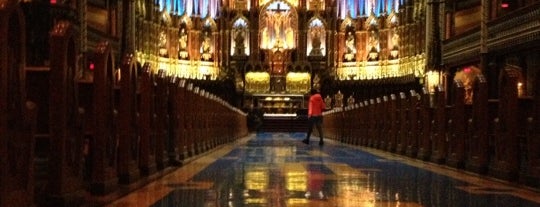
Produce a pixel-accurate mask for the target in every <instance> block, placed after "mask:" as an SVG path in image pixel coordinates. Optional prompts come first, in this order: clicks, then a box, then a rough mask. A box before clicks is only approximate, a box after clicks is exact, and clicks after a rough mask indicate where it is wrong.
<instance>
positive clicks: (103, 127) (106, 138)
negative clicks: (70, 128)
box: [90, 42, 118, 195]
mask: <svg viewBox="0 0 540 207" xmlns="http://www.w3.org/2000/svg"><path fill="white" fill-rule="evenodd" d="M95 58H96V59H95V69H94V92H93V94H94V105H93V109H94V119H93V122H94V127H95V128H94V129H93V136H92V139H91V141H90V143H91V144H90V151H91V152H90V154H91V155H90V157H91V160H92V175H91V181H90V192H91V193H93V194H98V195H104V194H107V193H109V192H112V191H114V190H116V189H117V187H118V171H117V167H118V165H117V160H118V137H117V134H116V133H115V131H116V130H117V125H116V122H115V120H116V114H117V111H116V106H115V105H114V102H115V100H116V98H115V91H114V85H115V75H114V70H115V68H114V58H113V54H112V49H111V46H110V45H109V43H108V42H101V43H100V44H99V45H98V46H97V48H96V51H95Z"/></svg>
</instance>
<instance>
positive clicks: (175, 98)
mask: <svg viewBox="0 0 540 207" xmlns="http://www.w3.org/2000/svg"><path fill="white" fill-rule="evenodd" d="M180 84H181V82H180V78H177V77H174V76H173V77H169V102H168V107H169V137H168V140H167V156H168V161H169V164H170V165H175V166H179V165H181V164H182V163H181V162H180V156H179V155H180V144H179V142H180V139H181V132H182V130H183V128H182V127H180V123H179V122H180V116H182V114H181V109H180V107H181V101H182V100H181V97H180V96H179V94H180V90H181V88H180Z"/></svg>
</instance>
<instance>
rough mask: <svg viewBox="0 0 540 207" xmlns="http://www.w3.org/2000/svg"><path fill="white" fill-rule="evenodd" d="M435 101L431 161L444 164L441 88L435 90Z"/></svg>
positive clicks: (444, 122)
mask: <svg viewBox="0 0 540 207" xmlns="http://www.w3.org/2000/svg"><path fill="white" fill-rule="evenodd" d="M434 97H435V100H434V102H435V103H434V108H433V122H432V123H433V129H432V130H431V137H432V146H433V147H432V149H431V158H430V159H431V161H432V162H435V163H439V164H441V163H444V162H446V156H447V151H448V150H447V141H446V131H445V130H446V128H447V127H446V123H447V120H446V98H445V91H444V89H443V88H442V86H439V87H437V89H436V90H435V96H434Z"/></svg>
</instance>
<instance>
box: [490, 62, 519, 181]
mask: <svg viewBox="0 0 540 207" xmlns="http://www.w3.org/2000/svg"><path fill="white" fill-rule="evenodd" d="M518 70H519V69H518V68H515V67H514V66H510V65H508V66H507V67H506V68H505V69H504V70H502V71H501V75H500V77H499V78H500V79H499V81H500V82H499V87H500V88H499V90H500V92H499V110H498V116H499V117H498V119H499V122H500V126H499V127H498V130H496V131H495V137H494V140H493V143H494V147H495V154H494V156H493V159H492V161H491V166H490V168H489V171H490V174H492V175H493V176H495V177H498V178H501V179H506V180H515V179H517V176H518V173H519V165H520V158H519V139H517V127H518V116H517V111H518V107H517V106H518V105H517V103H518V96H517V83H518V78H519V71H518Z"/></svg>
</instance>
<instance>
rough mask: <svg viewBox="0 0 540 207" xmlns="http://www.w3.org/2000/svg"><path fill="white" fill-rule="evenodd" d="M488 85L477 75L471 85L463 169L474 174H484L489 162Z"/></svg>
mask: <svg viewBox="0 0 540 207" xmlns="http://www.w3.org/2000/svg"><path fill="white" fill-rule="evenodd" d="M488 119H489V118H488V85H487V81H486V78H485V77H484V76H483V75H482V74H479V75H477V76H476V78H475V80H474V84H473V105H472V118H471V119H469V120H468V127H467V133H468V134H469V136H468V137H470V139H469V142H468V143H467V146H468V147H467V148H468V149H469V150H468V151H467V159H466V162H465V169H467V170H469V171H472V172H475V173H481V174H483V173H486V172H487V165H488V162H489V147H488V146H489V140H488V124H489V122H488Z"/></svg>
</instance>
